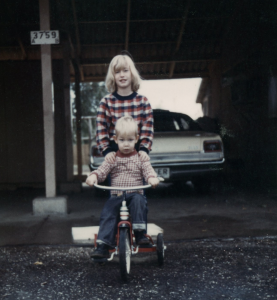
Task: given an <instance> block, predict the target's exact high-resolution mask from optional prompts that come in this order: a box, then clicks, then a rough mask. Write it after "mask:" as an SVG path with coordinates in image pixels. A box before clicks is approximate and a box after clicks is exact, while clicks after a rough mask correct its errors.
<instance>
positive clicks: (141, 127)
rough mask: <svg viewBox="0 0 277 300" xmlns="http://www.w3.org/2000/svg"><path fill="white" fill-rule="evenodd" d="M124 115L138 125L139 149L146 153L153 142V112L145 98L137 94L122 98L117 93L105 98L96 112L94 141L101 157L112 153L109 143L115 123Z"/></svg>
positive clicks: (113, 132) (113, 133)
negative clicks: (101, 154) (131, 118)
mask: <svg viewBox="0 0 277 300" xmlns="http://www.w3.org/2000/svg"><path fill="white" fill-rule="evenodd" d="M125 115H130V116H132V117H133V118H134V120H135V121H136V122H137V124H138V134H139V139H140V148H139V150H143V151H145V152H147V153H149V151H150V150H151V145H152V141H153V135H154V129H153V111H152V108H151V106H150V104H149V102H148V100H147V98H146V97H144V96H141V95H139V94H137V93H135V92H134V93H133V94H131V95H129V96H126V97H123V96H120V95H118V94H117V93H113V94H109V95H107V96H105V97H104V98H103V99H102V100H101V102H100V106H99V108H98V111H97V118H96V125H97V130H96V141H97V146H98V149H99V150H100V151H101V152H102V153H103V155H106V154H108V153H109V152H112V151H113V150H112V149H111V148H110V141H112V140H113V136H114V135H115V123H116V121H117V120H118V119H120V118H121V117H123V116H125Z"/></svg>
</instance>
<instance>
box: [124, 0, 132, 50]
mask: <svg viewBox="0 0 277 300" xmlns="http://www.w3.org/2000/svg"><path fill="white" fill-rule="evenodd" d="M130 12H131V0H128V6H127V21H126V34H125V50H128V47H129V32H130Z"/></svg>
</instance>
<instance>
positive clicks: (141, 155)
mask: <svg viewBox="0 0 277 300" xmlns="http://www.w3.org/2000/svg"><path fill="white" fill-rule="evenodd" d="M138 154H139V158H140V161H142V162H145V161H149V160H150V157H149V156H148V154H147V153H146V152H145V151H139V153H138Z"/></svg>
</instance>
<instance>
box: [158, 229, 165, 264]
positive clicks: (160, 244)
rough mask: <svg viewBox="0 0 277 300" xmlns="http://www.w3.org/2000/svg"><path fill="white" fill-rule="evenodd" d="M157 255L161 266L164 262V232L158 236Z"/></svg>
mask: <svg viewBox="0 0 277 300" xmlns="http://www.w3.org/2000/svg"><path fill="white" fill-rule="evenodd" d="M157 256H158V264H159V266H160V267H161V266H163V264H164V238H163V234H162V233H159V234H158V236H157Z"/></svg>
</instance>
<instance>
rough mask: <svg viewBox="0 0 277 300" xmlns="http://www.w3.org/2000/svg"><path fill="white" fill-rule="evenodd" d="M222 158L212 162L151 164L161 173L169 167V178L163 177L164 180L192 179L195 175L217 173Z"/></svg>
mask: <svg viewBox="0 0 277 300" xmlns="http://www.w3.org/2000/svg"><path fill="white" fill-rule="evenodd" d="M224 161H225V160H224V158H223V159H222V160H220V161H214V162H194V163H185V162H184V163H178V164H177V163H172V164H164V163H160V164H159V163H156V164H152V166H153V168H154V169H159V170H160V171H161V173H159V175H160V176H162V177H163V175H162V170H163V168H168V169H169V174H170V175H169V178H164V179H165V181H176V180H183V179H186V180H190V179H191V180H192V179H194V178H196V177H209V176H216V175H219V174H220V173H221V172H222V171H223V163H224Z"/></svg>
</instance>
